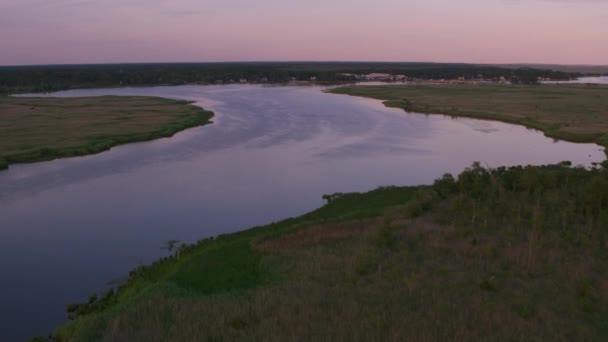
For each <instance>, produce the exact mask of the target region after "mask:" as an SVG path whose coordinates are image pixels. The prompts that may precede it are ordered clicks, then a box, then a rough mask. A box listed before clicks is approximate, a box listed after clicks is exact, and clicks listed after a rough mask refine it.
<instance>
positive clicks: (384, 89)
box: [331, 85, 608, 147]
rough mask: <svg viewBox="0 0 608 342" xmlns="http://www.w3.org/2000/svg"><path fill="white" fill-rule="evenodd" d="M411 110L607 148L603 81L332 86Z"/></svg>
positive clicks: (607, 118)
mask: <svg viewBox="0 0 608 342" xmlns="http://www.w3.org/2000/svg"><path fill="white" fill-rule="evenodd" d="M331 92H332V93H334V94H347V95H353V96H363V97H369V98H374V99H379V100H383V101H384V104H385V105H386V106H387V107H395V108H402V109H404V110H406V111H410V112H418V113H436V114H446V115H451V116H455V117H470V118H477V119H489V120H497V121H503V122H508V123H514V124H520V125H524V126H526V127H529V128H534V129H538V130H540V131H542V132H544V133H545V135H547V136H548V137H551V138H556V139H562V140H567V141H572V142H587V143H597V144H600V145H602V146H605V147H608V86H598V85H590V86H587V85H542V86H499V85H441V86H431V85H428V86H410V85H406V86H354V87H342V88H336V89H332V90H331Z"/></svg>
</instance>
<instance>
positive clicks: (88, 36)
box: [0, 0, 608, 66]
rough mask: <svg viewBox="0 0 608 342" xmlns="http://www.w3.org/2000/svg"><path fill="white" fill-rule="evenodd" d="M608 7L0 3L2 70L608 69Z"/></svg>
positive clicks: (502, 2)
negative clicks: (365, 65)
mask: <svg viewBox="0 0 608 342" xmlns="http://www.w3.org/2000/svg"><path fill="white" fill-rule="evenodd" d="M606 18H608V0H578V1H574V0H485V1H481V0H462V1H458V2H457V3H456V2H454V1H449V0H427V1H422V0H409V1H408V0H377V1H375V3H373V4H370V3H369V1H364V0H333V1H321V0H309V1H307V2H301V1H297V0H283V1H279V0H260V1H256V2H251V1H247V0H223V1H221V0H205V1H196V0H122V1H119V0H106V1H103V2H100V1H94V0H55V1H53V2H49V1H48V0H20V1H19V2H15V1H12V0H0V42H1V43H0V49H1V50H2V54H0V65H4V66H9V65H53V64H113V63H187V62H190V63H203V62H264V61H281V62H290V61H298V62H301V61H311V62H315V61H319V62H321V61H323V62H332V61H339V62H345V61H353V62H354V61H386V62H418V61H419V62H438V63H471V64H564V65H606V64H608V62H607V61H608V44H605V42H606V41H607V39H608V28H607V27H606V25H605V20H606Z"/></svg>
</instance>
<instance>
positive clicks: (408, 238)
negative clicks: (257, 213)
mask: <svg viewBox="0 0 608 342" xmlns="http://www.w3.org/2000/svg"><path fill="white" fill-rule="evenodd" d="M606 227H608V162H606V163H604V164H603V165H601V166H598V167H597V168H595V169H593V170H586V169H583V168H571V167H570V166H569V164H567V163H562V164H560V165H553V166H545V167H514V168H509V169H506V168H499V169H494V170H488V169H484V168H481V167H480V166H479V165H478V164H475V165H473V166H472V167H471V168H469V169H467V170H466V171H465V172H463V173H462V174H461V175H460V176H459V177H458V178H456V179H455V178H454V177H452V176H449V175H446V176H444V177H443V178H441V179H439V180H437V181H436V182H435V183H434V184H433V185H432V186H420V187H406V188H398V187H390V188H381V189H378V190H375V191H372V192H369V193H366V194H339V195H336V196H332V199H331V201H329V202H328V204H327V205H325V206H324V207H322V208H320V209H318V210H316V211H314V212H312V213H310V214H307V215H304V216H302V217H299V218H295V219H289V220H286V221H283V222H279V223H275V224H271V225H268V226H264V227H258V228H254V229H251V230H248V231H244V232H241V233H237V234H232V235H226V236H220V237H218V238H216V239H207V240H203V241H200V242H198V243H196V244H194V245H188V246H183V247H181V251H180V257H179V258H178V257H177V254H176V253H175V254H174V255H173V256H171V257H167V258H163V259H161V260H160V261H158V262H156V263H155V264H153V265H151V266H147V267H140V268H138V269H136V270H134V271H133V272H131V276H130V279H129V280H128V282H127V283H125V284H124V285H122V286H120V288H119V289H118V291H117V292H114V291H112V292H110V293H108V294H106V295H104V296H102V297H101V298H97V296H92V298H91V299H90V301H89V302H88V303H86V304H81V305H73V306H71V307H70V311H71V313H72V315H73V317H74V318H75V320H73V321H71V322H69V323H67V324H65V325H64V326H62V327H60V328H59V329H58V330H57V333H56V337H57V339H58V340H59V341H91V340H103V341H140V340H142V341H143V340H145V341H167V340H172V341H189V340H200V339H204V340H273V341H282V340H294V339H297V340H318V339H323V340H412V341H420V340H510V341H513V340H548V341H551V340H571V339H578V340H596V341H597V340H606V339H607V338H608V321H607V320H606V319H605V317H607V315H608V282H606V279H605V274H606V272H607V271H608V257H607V255H608V254H607V252H608V233H607V232H606Z"/></svg>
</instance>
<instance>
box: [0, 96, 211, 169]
mask: <svg viewBox="0 0 608 342" xmlns="http://www.w3.org/2000/svg"><path fill="white" fill-rule="evenodd" d="M0 113H1V115H2V121H1V122H0V169H6V168H8V167H9V165H10V164H16V163H31V162H38V161H46V160H52V159H56V158H64V157H74V156H83V155H88V154H95V153H99V152H102V151H106V150H109V149H110V148H112V147H114V146H117V145H121V144H126V143H131V142H140V141H147V140H153V139H158V138H162V137H170V136H172V135H174V134H175V133H177V132H179V131H182V130H184V129H187V128H191V127H195V126H200V125H205V124H208V123H210V119H211V118H212V117H213V113H212V112H210V111H206V110H204V109H202V108H199V107H196V106H193V105H192V104H191V102H187V101H179V100H170V99H162V98H155V97H120V96H103V97H86V98H36V97H9V96H0Z"/></svg>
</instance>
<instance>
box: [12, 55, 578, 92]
mask: <svg viewBox="0 0 608 342" xmlns="http://www.w3.org/2000/svg"><path fill="white" fill-rule="evenodd" d="M368 73H388V74H394V75H406V76H407V77H408V78H410V79H429V80H438V79H446V80H450V79H457V78H460V77H464V78H465V79H475V78H486V79H496V78H499V77H501V76H502V77H505V78H506V79H507V80H509V81H511V82H513V83H519V84H534V83H537V82H538V81H537V80H538V78H539V77H543V78H550V79H556V80H566V79H571V78H575V77H579V76H582V74H580V73H576V72H562V71H553V70H543V69H535V68H529V67H522V68H505V67H498V66H489V65H474V64H439V63H376V62H318V63H312V62H284V63H277V62H256V63H253V62H250V63H170V64H103V65H48V66H13V67H9V66H7V67H0V93H18V92H49V91H57V90H65V89H75V88H99V87H120V86H152V85H180V84H215V83H233V82H235V83H236V82H241V81H242V82H245V81H246V82H249V83H285V82H289V81H294V80H295V81H309V80H311V79H314V80H315V81H316V82H320V83H340V82H352V81H354V80H355V78H354V77H353V76H345V75H344V74H368Z"/></svg>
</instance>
